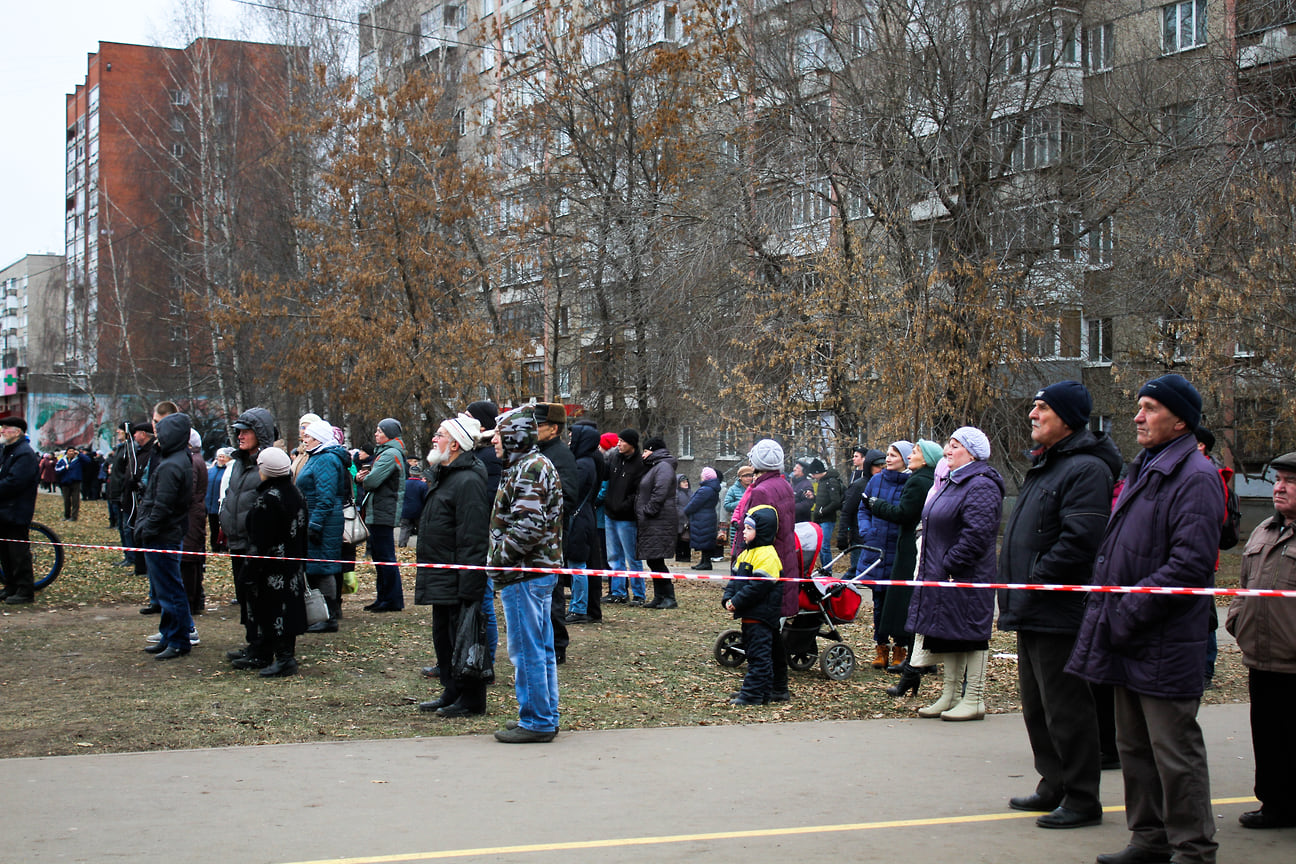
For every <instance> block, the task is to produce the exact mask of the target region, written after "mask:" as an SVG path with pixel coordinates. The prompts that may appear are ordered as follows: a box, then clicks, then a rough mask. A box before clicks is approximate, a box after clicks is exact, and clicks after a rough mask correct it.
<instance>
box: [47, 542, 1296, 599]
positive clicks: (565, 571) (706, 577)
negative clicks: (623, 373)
mask: <svg viewBox="0 0 1296 864" xmlns="http://www.w3.org/2000/svg"><path fill="white" fill-rule="evenodd" d="M27 542H28V543H30V544H31V545H33V546H37V545H40V546H56V545H57V546H62V547H63V548H64V549H90V550H94V551H104V552H169V553H171V554H173V555H201V556H203V557H208V558H251V559H263V560H274V561H304V562H314V563H316V564H350V565H352V566H354V565H355V564H357V563H360V560H357V561H351V560H348V559H345V558H284V557H281V556H276V555H244V554H241V553H233V552H206V551H204V552H187V551H181V550H178V549H145V548H141V547H137V546H99V545H94V544H90V543H57V544H56V543H52V542H50V541H48V540H28V541H27ZM362 560H368V559H362ZM369 563H371V564H374V565H375V566H379V565H381V566H388V567H415V568H418V567H426V568H429V569H434V570H435V569H442V570H467V569H473V570H492V571H500V572H510V573H541V574H548V573H553V574H556V575H560V576H598V577H605V576H606V577H614V576H615V577H620V578H644V579H680V580H693V581H697V582H727V581H729V580H730V579H748V578H757V579H758V578H762V577H758V576H757V577H748V576H733V575H730V574H724V575H718V574H711V573H706V574H702V573H669V572H668V573H660V572H653V571H649V570H589V569H585V570H577V569H571V568H567V567H496V566H486V565H471V566H465V565H463V564H432V563H427V562H409V561H370V562H369ZM815 578H816V577H805V578H792V577H788V579H787V580H784V581H791V582H813V581H815ZM817 578H818V579H819V580H820V581H822V580H824V579H825V578H827V579H831V580H832V581H834V582H842V581H845V580H842V579H838V578H836V577H822V576H821V577H817ZM849 584H851V585H854V586H858V587H862V588H893V587H897V588H916V587H923V588H988V589H991V590H999V589H1007V590H1012V591H1071V592H1081V593H1086V594H1163V595H1171V596H1173V595H1188V596H1193V597H1287V598H1293V599H1296V590H1277V589H1260V588H1181V587H1164V586H1160V585H1044V584H1021V583H1015V582H924V581H920V580H906V579H853V580H850V583H849Z"/></svg>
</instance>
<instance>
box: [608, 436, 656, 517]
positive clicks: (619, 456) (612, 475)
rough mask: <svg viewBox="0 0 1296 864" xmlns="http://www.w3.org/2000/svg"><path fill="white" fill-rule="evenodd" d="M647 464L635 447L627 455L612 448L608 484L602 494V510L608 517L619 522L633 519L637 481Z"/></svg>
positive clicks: (609, 459) (609, 458) (637, 490)
mask: <svg viewBox="0 0 1296 864" xmlns="http://www.w3.org/2000/svg"><path fill="white" fill-rule="evenodd" d="M647 470H648V466H647V465H645V464H644V460H643V454H642V453H640V452H639V449H638V448H637V447H636V448H635V451H634V452H633V453H631V454H630V455H629V456H627V455H625V454H624V453H622V452H621V451H620V450H613V451H612V455H611V456H609V457H608V486H607V492H606V493H605V494H604V496H603V512H604V513H605V514H606V515H607V518H609V519H616V520H617V521H619V522H633V521H635V496H636V495H638V494H639V481H640V480H642V479H643V475H644V473H645V472H646V471H647Z"/></svg>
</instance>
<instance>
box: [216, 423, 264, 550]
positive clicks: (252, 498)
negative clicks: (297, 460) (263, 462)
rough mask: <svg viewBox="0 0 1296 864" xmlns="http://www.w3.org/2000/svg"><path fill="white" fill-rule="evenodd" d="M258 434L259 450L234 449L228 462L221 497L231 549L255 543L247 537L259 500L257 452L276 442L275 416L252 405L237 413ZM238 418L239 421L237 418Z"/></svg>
mask: <svg viewBox="0 0 1296 864" xmlns="http://www.w3.org/2000/svg"><path fill="white" fill-rule="evenodd" d="M238 421H241V422H243V423H246V424H247V425H248V426H249V427H250V428H251V429H252V431H253V432H255V433H256V436H257V449H256V450H239V449H237V448H236V449H235V450H234V455H233V456H232V457H231V458H230V462H229V469H228V470H229V485H228V486H227V487H226V490H225V498H224V499H222V501H221V508H220V524H221V530H222V531H224V532H225V539H226V541H227V542H228V543H229V548H230V551H232V552H244V551H247V550H248V549H250V548H251V547H252V541H251V539H250V538H249V537H248V532H247V517H248V513H249V512H251V510H252V505H253V504H255V503H256V500H257V494H258V492H257V487H258V486H260V485H261V473H260V471H258V470H257V464H256V460H257V454H258V453H260V452H261V451H262V450H264V449H265V448H267V447H273V446H274V428H275V427H274V417H273V416H271V414H270V412H269V411H267V410H266V409H264V408H249V409H248V410H246V411H244V412H243V413H242V414H240V415H239V416H238ZM238 421H236V422H238Z"/></svg>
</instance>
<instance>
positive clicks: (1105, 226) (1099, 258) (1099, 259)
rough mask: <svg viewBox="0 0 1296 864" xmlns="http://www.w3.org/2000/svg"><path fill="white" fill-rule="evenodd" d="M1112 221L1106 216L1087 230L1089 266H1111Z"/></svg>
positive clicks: (1113, 243)
mask: <svg viewBox="0 0 1296 864" xmlns="http://www.w3.org/2000/svg"><path fill="white" fill-rule="evenodd" d="M1112 235H1113V231H1112V220H1111V217H1110V216H1108V217H1107V218H1106V219H1104V220H1102V221H1101V222H1099V223H1098V224H1097V225H1095V226H1093V227H1092V228H1091V229H1089V266H1090V267H1110V266H1112V249H1113V247H1114V246H1115V240H1114V238H1113V236H1112Z"/></svg>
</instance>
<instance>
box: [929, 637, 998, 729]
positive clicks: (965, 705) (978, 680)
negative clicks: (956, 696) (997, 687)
mask: <svg viewBox="0 0 1296 864" xmlns="http://www.w3.org/2000/svg"><path fill="white" fill-rule="evenodd" d="M989 653H990V652H988V651H972V652H970V653H968V654H967V655H966V656H967V690H966V691H965V692H964V693H963V698H962V699H961V700H960V701H959V703H958V704H957V705H955V706H954V707H953V708H951V709H949V710H948V711H946V712H944V713H943V714H941V715H940V718H941V719H942V720H981V719H983V718H984V717H985V700H984V698H983V697H984V695H985V676H986V662H987V657H988V655H989Z"/></svg>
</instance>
